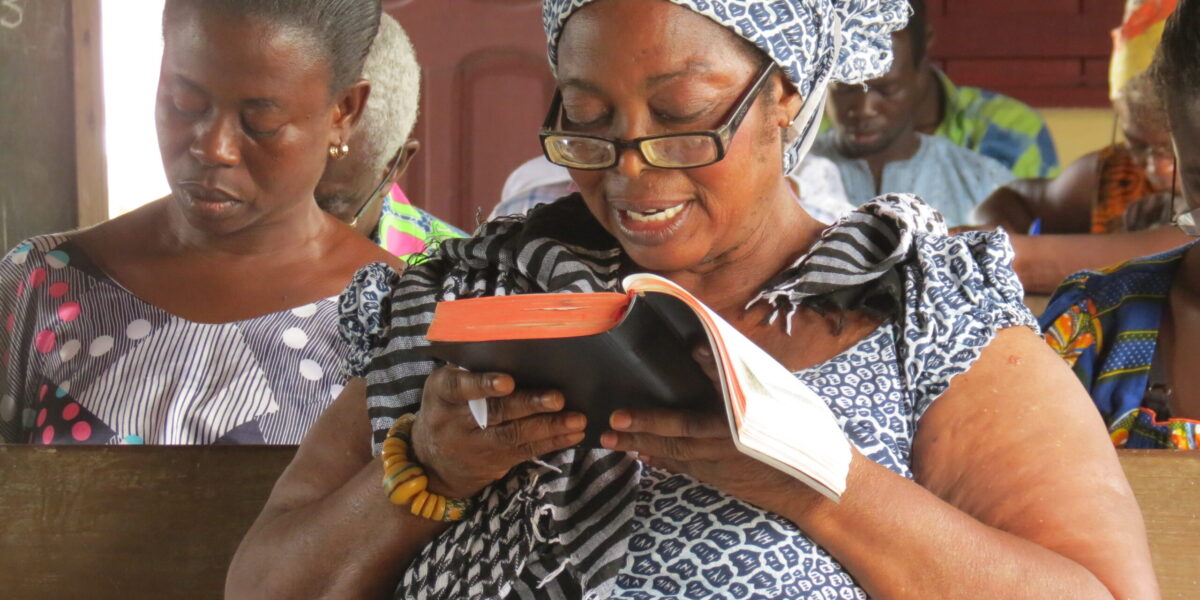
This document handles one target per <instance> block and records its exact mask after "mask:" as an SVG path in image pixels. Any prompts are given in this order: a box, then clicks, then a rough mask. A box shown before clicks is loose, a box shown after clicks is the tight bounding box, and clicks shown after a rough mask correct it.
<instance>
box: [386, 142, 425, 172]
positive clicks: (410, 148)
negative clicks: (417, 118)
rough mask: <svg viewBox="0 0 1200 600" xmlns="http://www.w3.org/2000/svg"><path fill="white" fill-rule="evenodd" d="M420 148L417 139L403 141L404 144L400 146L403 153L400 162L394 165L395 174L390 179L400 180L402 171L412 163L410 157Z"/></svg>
mask: <svg viewBox="0 0 1200 600" xmlns="http://www.w3.org/2000/svg"><path fill="white" fill-rule="evenodd" d="M420 150H421V142H418V141H417V140H408V141H407V142H404V146H402V147H401V148H400V152H401V153H403V154H402V155H401V156H400V164H399V165H397V166H396V175H395V176H394V177H392V181H400V178H401V177H403V176H404V172H405V171H407V170H408V165H410V164H412V159H413V157H414V156H416V155H417V152H419V151H420Z"/></svg>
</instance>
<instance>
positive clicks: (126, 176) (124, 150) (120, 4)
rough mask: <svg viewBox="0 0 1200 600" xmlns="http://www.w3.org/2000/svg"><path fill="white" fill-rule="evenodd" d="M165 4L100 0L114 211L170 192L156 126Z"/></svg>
mask: <svg viewBox="0 0 1200 600" xmlns="http://www.w3.org/2000/svg"><path fill="white" fill-rule="evenodd" d="M162 9H163V0H138V1H137V2H129V0H102V2H101V4H100V20H101V25H100V26H101V44H102V45H101V52H102V56H103V61H104V130H105V131H104V149H105V154H106V156H105V159H106V160H107V162H108V215H109V217H115V216H118V215H121V214H124V213H126V212H129V211H131V210H133V209H135V208H137V207H139V206H141V205H143V204H146V203H148V202H150V201H152V200H156V199H158V198H161V197H163V196H165V195H167V194H168V193H169V192H170V188H168V187H167V179H166V177H165V176H164V175H163V170H162V160H161V158H159V155H158V138H157V136H156V134H155V132H154V95H155V89H156V88H157V86H158V67H159V61H160V60H161V59H162V49H163V44H162Z"/></svg>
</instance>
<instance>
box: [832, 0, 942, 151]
mask: <svg viewBox="0 0 1200 600" xmlns="http://www.w3.org/2000/svg"><path fill="white" fill-rule="evenodd" d="M909 4H910V5H911V6H912V9H913V14H912V16H911V17H910V18H909V21H908V25H907V26H906V27H905V28H904V29H903V30H901V31H898V32H896V33H894V34H892V53H893V59H892V68H891V70H890V71H888V72H887V74H886V75H884V76H883V77H880V78H878V79H873V80H871V81H868V82H867V83H866V84H865V85H845V84H836V85H834V86H833V88H832V89H831V90H830V94H829V113H830V116H831V117H832V119H833V122H834V129H835V131H836V136H837V138H836V147H837V150H838V152H840V153H841V154H843V155H844V156H847V157H849V158H866V157H868V156H876V155H881V154H882V155H890V154H892V153H893V152H897V153H903V152H901V151H902V150H904V149H907V148H909V147H911V146H913V143H914V142H915V139H916V137H915V136H916V130H915V124H914V118H915V114H916V109H917V105H918V103H919V102H920V100H921V98H922V93H923V91H924V88H923V87H922V85H923V84H922V76H923V74H924V73H925V72H926V71H927V70H929V64H928V55H927V48H928V25H927V21H926V18H925V2H924V0H910V2H909ZM894 158H904V157H902V156H897V157H894Z"/></svg>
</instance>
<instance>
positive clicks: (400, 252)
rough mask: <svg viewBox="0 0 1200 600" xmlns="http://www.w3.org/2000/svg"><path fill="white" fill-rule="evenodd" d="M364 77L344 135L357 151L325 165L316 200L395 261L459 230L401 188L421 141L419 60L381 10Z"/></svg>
mask: <svg viewBox="0 0 1200 600" xmlns="http://www.w3.org/2000/svg"><path fill="white" fill-rule="evenodd" d="M362 76H363V79H366V80H367V81H368V82H370V84H371V96H370V97H369V98H367V106H366V108H365V109H363V115H362V118H361V119H360V120H359V122H358V125H357V126H356V127H355V128H354V133H353V134H351V137H350V142H349V143H350V146H351V147H352V148H354V149H355V151H354V152H352V153H350V154H349V155H347V156H346V157H345V158H344V159H342V160H337V161H331V162H330V163H329V166H328V167H326V169H325V174H324V175H323V176H322V177H321V181H320V183H319V184H317V189H316V198H317V204H318V205H320V207H321V208H322V209H324V210H326V211H327V212H329V213H330V214H332V215H333V216H335V217H337V218H338V219H340V220H342V221H344V222H346V223H349V224H350V225H351V226H352V227H354V228H355V229H356V230H358V232H359V233H361V234H363V235H365V236H367V237H369V238H371V239H372V240H374V241H375V242H377V243H379V244H380V245H381V246H383V248H384V250H387V251H388V252H389V253H391V254H392V255H394V256H396V257H398V258H400V259H401V260H408V259H409V258H412V257H414V256H416V255H419V254H421V253H423V252H425V250H426V249H427V248H428V246H429V245H430V244H433V243H436V242H437V241H438V240H442V239H445V238H448V237H463V236H465V235H466V234H465V233H463V232H462V231H461V230H459V229H458V228H457V227H454V226H453V225H450V224H449V223H446V222H445V221H443V220H441V219H439V218H437V217H435V216H433V215H431V214H429V213H428V212H426V211H425V210H424V209H421V208H419V207H417V206H414V205H413V204H412V202H410V201H409V200H408V197H407V196H405V195H404V190H402V189H400V185H399V183H398V182H399V181H400V178H401V177H403V176H404V171H405V170H406V169H407V168H408V165H409V164H410V163H411V162H412V158H413V156H414V155H416V153H417V151H418V150H420V148H421V144H420V142H418V141H417V140H414V139H410V138H409V136H410V135H411V134H412V130H413V125H414V124H415V123H416V122H417V113H418V109H419V107H420V99H421V98H420V96H421V67H420V66H419V64H418V63H417V57H416V53H415V52H414V50H413V47H412V43H411V42H409V40H408V35H407V34H405V32H404V29H403V28H402V27H400V24H399V23H397V22H396V20H395V19H393V18H392V17H391V16H390V15H388V14H387V13H384V14H383V15H382V18H381V19H380V22H379V35H378V36H376V38H375V43H374V44H373V45H372V46H371V53H370V54H369V55H368V56H367V61H366V63H365V64H364V65H363V73H362Z"/></svg>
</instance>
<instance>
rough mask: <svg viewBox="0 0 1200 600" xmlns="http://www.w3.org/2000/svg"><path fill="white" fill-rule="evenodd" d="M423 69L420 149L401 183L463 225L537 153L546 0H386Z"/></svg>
mask: <svg viewBox="0 0 1200 600" xmlns="http://www.w3.org/2000/svg"><path fill="white" fill-rule="evenodd" d="M383 5H384V10H386V11H387V12H388V14H390V15H392V16H393V17H395V18H396V20H397V21H399V22H400V25H401V26H402V27H404V30H405V31H406V32H408V35H409V37H410V38H411V39H412V42H413V46H414V47H415V48H416V52H417V61H418V62H419V63H420V64H421V69H422V78H421V84H422V90H421V114H420V117H419V118H418V120H417V124H416V129H415V131H414V133H413V135H414V136H415V137H416V138H417V139H418V140H420V141H421V147H422V149H421V152H420V153H419V154H418V155H417V156H416V158H415V159H414V160H413V164H412V166H411V167H409V170H408V173H407V174H406V176H405V178H404V181H403V182H402V185H403V187H404V190H405V192H406V193H407V194H408V196H409V198H411V199H412V201H413V203H415V204H417V205H418V206H421V207H423V208H425V209H426V210H429V211H430V212H432V213H433V214H435V215H437V216H439V217H441V218H443V219H446V220H448V221H450V222H452V223H454V224H455V225H458V226H460V227H463V228H464V229H466V230H467V231H470V230H471V229H473V228H474V226H475V224H476V215H477V214H481V215H483V216H486V215H487V213H488V211H490V210H491V208H492V206H494V205H495V204H496V203H497V202H499V200H500V188H501V187H502V186H503V185H504V180H505V178H506V177H507V176H508V174H509V173H510V172H512V170H513V169H515V168H516V167H517V166H518V165H520V164H521V163H522V162H524V161H526V160H528V159H529V158H532V157H534V156H537V155H538V154H540V152H541V151H540V149H539V147H538V140H537V130H538V127H539V126H541V123H542V119H543V118H544V117H545V111H546V107H547V106H548V105H549V103H550V98H551V96H552V94H553V91H554V88H553V86H554V82H553V79H552V77H551V75H550V68H549V65H548V63H547V61H546V34H545V33H544V32H543V30H542V12H541V7H542V3H541V1H540V0H385V2H384V3H383Z"/></svg>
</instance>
